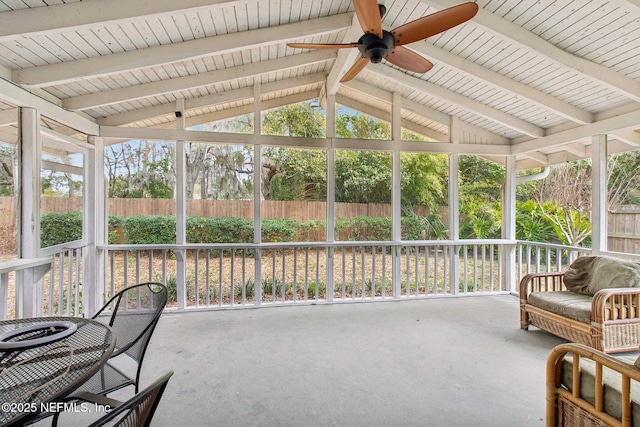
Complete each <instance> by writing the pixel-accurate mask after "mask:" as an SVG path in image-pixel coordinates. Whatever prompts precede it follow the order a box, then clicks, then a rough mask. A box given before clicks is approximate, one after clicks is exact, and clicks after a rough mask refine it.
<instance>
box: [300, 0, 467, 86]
mask: <svg viewBox="0 0 640 427" xmlns="http://www.w3.org/2000/svg"><path fill="white" fill-rule="evenodd" d="M353 6H354V8H355V10H356V16H357V17H358V22H360V26H361V27H362V30H363V31H364V35H363V36H362V37H360V39H359V40H358V41H357V42H354V43H341V44H323V43H287V45H288V46H289V47H293V48H298V49H344V48H352V47H357V48H358V50H360V52H361V53H362V56H361V57H360V58H359V59H358V60H357V61H356V62H355V64H353V66H352V67H351V68H350V69H349V71H347V72H346V74H345V75H344V76H343V77H342V79H341V80H340V82H341V83H344V82H348V81H349V80H351V79H353V78H354V77H355V76H356V75H357V74H358V73H359V72H360V71H362V70H363V69H364V67H366V66H367V63H368V62H369V61H371V62H373V63H374V64H377V63H379V62H381V61H382V60H383V59H386V60H387V61H389V62H391V63H392V64H394V65H396V66H398V67H400V68H404V69H406V70H409V71H413V72H415V73H426V72H427V71H429V70H430V69H431V68H432V67H433V64H432V63H431V62H430V61H429V60H427V59H425V58H423V57H422V56H420V55H418V54H417V53H415V52H413V51H411V50H409V49H407V48H405V47H403V45H405V44H409V43H413V42H416V41H418V40H422V39H426V38H427V37H431V36H434V35H436V34H439V33H441V32H443V31H446V30H448V29H450V28H453V27H455V26H456V25H460V24H462V23H464V22H466V21H468V20H470V19H471V18H473V17H474V16H475V15H476V13H478V5H477V4H476V3H474V2H468V3H463V4H460V5H458V6H453V7H450V8H448V9H444V10H441V11H439V12H436V13H433V14H431V15H427V16H424V17H422V18H419V19H416V20H415V21H411V22H409V23H407V24H404V25H401V26H399V27H396V28H394V29H393V30H391V31H386V30H383V29H382V17H383V16H384V14H385V13H386V8H385V7H384V5H379V4H378V2H377V0H353Z"/></svg>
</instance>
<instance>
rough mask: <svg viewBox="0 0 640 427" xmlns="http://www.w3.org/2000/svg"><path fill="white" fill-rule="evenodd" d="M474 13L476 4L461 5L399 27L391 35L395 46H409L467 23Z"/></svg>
mask: <svg viewBox="0 0 640 427" xmlns="http://www.w3.org/2000/svg"><path fill="white" fill-rule="evenodd" d="M476 13H478V5H477V4H476V3H473V2H469V3H463V4H460V5H458V6H453V7H450V8H448V9H444V10H441V11H440V12H436V13H433V14H431V15H427V16H425V17H423V18H420V19H416V20H415V21H411V22H409V23H406V24H404V25H401V26H399V27H397V28H395V29H393V30H392V31H391V33H392V34H393V35H394V37H395V38H396V43H395V45H396V46H400V45H403V44H409V43H413V42H417V41H418V40H422V39H426V38H427V37H431V36H434V35H436V34H439V33H441V32H443V31H446V30H448V29H450V28H453V27H455V26H456V25H460V24H462V23H464V22H467V21H468V20H470V19H471V18H473V17H474V16H476Z"/></svg>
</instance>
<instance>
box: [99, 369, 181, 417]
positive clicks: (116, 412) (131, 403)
mask: <svg viewBox="0 0 640 427" xmlns="http://www.w3.org/2000/svg"><path fill="white" fill-rule="evenodd" d="M172 375H173V371H171V372H168V373H167V374H165V375H164V376H162V377H161V378H159V379H158V380H156V381H155V382H154V383H153V384H151V385H150V386H149V387H147V388H146V389H144V390H143V391H141V392H140V393H138V394H136V395H135V396H133V397H132V398H131V399H129V400H127V401H126V402H124V403H123V404H122V405H119V406H118V407H116V408H115V409H112V410H111V411H110V412H109V413H107V415H105V416H104V417H102V418H100V419H99V420H96V421H95V422H94V423H92V424H91V425H90V426H89V427H99V426H104V425H111V426H114V427H115V426H126V427H148V426H149V425H150V424H151V419H152V418H153V415H154V414H155V412H156V409H157V407H158V403H159V402H160V399H161V398H162V394H163V393H164V390H165V388H166V387H167V383H168V382H169V379H170V378H171V376H172ZM116 420H117V421H116ZM114 421H115V423H114Z"/></svg>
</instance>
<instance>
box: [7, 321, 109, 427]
mask: <svg viewBox="0 0 640 427" xmlns="http://www.w3.org/2000/svg"><path fill="white" fill-rule="evenodd" d="M50 322H56V323H57V324H59V322H69V323H66V325H67V326H72V328H71V329H70V330H73V328H75V327H77V329H76V330H75V331H74V332H73V333H71V334H70V335H68V336H66V337H64V338H62V339H59V340H57V341H55V342H50V343H45V344H40V345H38V346H35V347H32V348H22V349H15V350H14V349H6V348H5V349H3V348H2V346H6V345H9V346H11V345H12V344H8V343H13V342H20V344H24V343H25V342H27V340H32V339H42V340H45V341H46V340H48V339H50V337H48V336H46V335H49V336H51V335H56V337H60V336H62V335H64V334H63V333H62V332H63V331H64V329H65V328H47V329H46V330H44V331H43V330H38V331H33V332H28V333H25V334H23V335H21V336H16V337H7V336H6V335H4V334H12V333H13V332H15V331H16V330H18V329H21V328H25V327H30V326H34V325H40V324H42V323H49V324H50ZM61 333H62V335H58V334H61ZM3 337H4V338H3ZM1 338H3V339H1ZM2 341H4V343H3V342H2ZM30 342H33V341H30ZM114 345H115V338H114V336H113V333H112V331H111V329H110V328H109V327H108V326H107V325H105V324H103V323H99V322H96V321H94V320H90V319H83V318H77V317H39V318H30V319H19V320H7V321H2V322H0V404H1V405H2V408H1V409H0V426H6V425H11V424H13V423H17V422H19V423H22V422H24V421H26V420H28V419H29V418H32V417H34V416H36V415H37V414H38V413H39V412H41V404H42V403H45V404H46V403H48V402H57V400H58V399H63V398H64V397H65V396H67V395H69V394H70V393H72V392H73V391H74V390H76V389H77V388H78V387H79V386H80V385H82V384H83V383H84V382H85V381H86V380H88V379H89V378H90V377H91V376H92V375H93V374H94V373H95V372H97V371H98V369H99V368H100V367H101V366H102V365H103V364H104V363H105V362H106V361H107V360H108V359H109V356H110V355H111V353H112V352H113V349H114Z"/></svg>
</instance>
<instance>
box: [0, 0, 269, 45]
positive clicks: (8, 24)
mask: <svg viewBox="0 0 640 427" xmlns="http://www.w3.org/2000/svg"><path fill="white" fill-rule="evenodd" d="M257 1H258V0H181V1H174V0H154V1H131V0H91V1H87V2H73V3H66V4H56V5H51V6H47V7H33V8H29V9H17V10H12V11H6V12H2V15H1V19H2V22H1V24H0V41H5V40H12V39H17V38H20V37H22V36H30V37H31V36H35V35H47V34H50V33H60V32H63V31H64V32H67V31H77V30H81V29H87V28H88V29H92V28H94V27H95V26H99V25H107V24H112V25H116V24H120V23H124V22H132V21H135V20H137V19H140V18H145V17H161V16H167V15H172V14H175V13H187V12H197V11H200V10H211V9H215V8H219V7H222V6H234V5H239V4H247V3H257Z"/></svg>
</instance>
